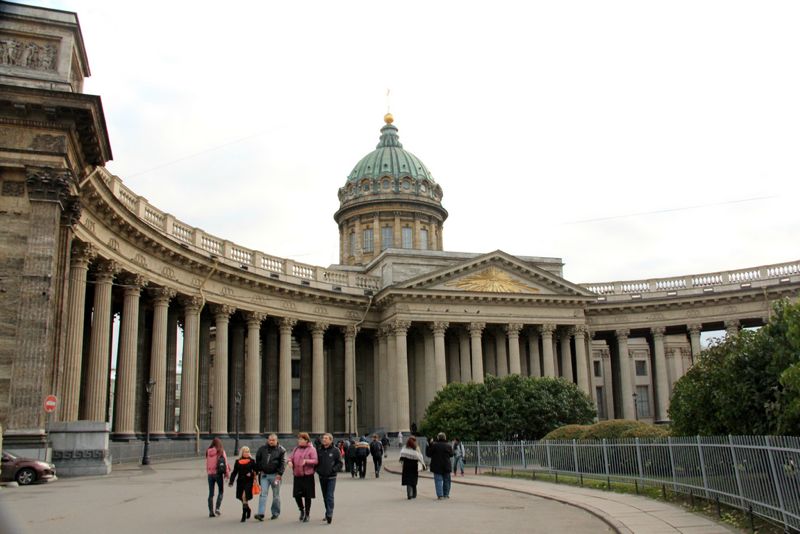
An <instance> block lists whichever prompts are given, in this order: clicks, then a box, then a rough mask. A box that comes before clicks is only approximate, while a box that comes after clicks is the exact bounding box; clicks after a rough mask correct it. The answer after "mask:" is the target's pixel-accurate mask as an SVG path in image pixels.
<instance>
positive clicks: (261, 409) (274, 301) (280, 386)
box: [0, 2, 800, 473]
mask: <svg viewBox="0 0 800 534" xmlns="http://www.w3.org/2000/svg"><path fill="white" fill-rule="evenodd" d="M7 6H8V4H4V3H2V2H0V15H3V16H2V17H0V36H3V39H6V38H9V37H7V36H13V38H15V39H33V40H36V39H37V37H36V31H34V30H37V28H38V30H37V31H39V32H40V33H41V34H43V35H45V36H46V38H47V39H54V38H55V37H54V36H55V35H61V37H60V40H59V41H58V43H57V44H58V46H57V47H56V50H57V51H58V53H59V54H67V56H69V55H70V54H73V53H76V54H77V53H78V52H75V51H73V50H72V49H71V48H70V47H81V46H82V40H81V39H79V38H78V37H76V35H79V33H80V29H79V27H78V25H77V19H76V18H75V17H74V14H69V13H65V12H62V11H55V12H54V11H51V10H47V9H42V8H33V7H28V6H23V7H17V6H15V7H14V8H13V9H11V11H8V9H9V8H8V7H7ZM3 10H5V11H3ZM70 17H72V19H70ZM54 18H55V19H56V21H55V22H54V21H53V19H54ZM70 20H72V22H70ZM54 24H56V25H57V26H58V28H59V32H61V33H59V34H54V33H53V30H52V26H53V25H54ZM23 29H24V31H23ZM54 46H55V45H54ZM58 64H59V65H61V64H62V63H61V62H60V60H59V63H58ZM35 66H36V65H34V67H35ZM59 72H60V71H59ZM82 72H86V73H88V67H86V69H85V70H84V71H82ZM56 75H57V73H54V72H53V71H52V70H41V69H37V68H31V67H30V66H20V65H9V64H2V65H0V84H2V85H0V89H2V96H1V97H0V132H2V133H3V134H4V135H0V148H2V151H0V237H2V239H1V240H0V246H1V247H2V255H1V256H0V257H2V261H0V323H1V324H3V325H5V326H4V328H3V329H1V330H0V424H2V427H3V430H4V433H5V435H4V448H5V449H7V450H11V451H17V452H20V453H24V454H25V455H27V456H32V455H34V454H37V452H40V451H41V449H45V448H47V447H48V445H47V441H46V438H45V432H44V428H45V425H46V423H47V420H46V416H45V414H44V412H43V411H42V401H43V399H44V398H45V397H46V396H47V395H49V394H55V395H56V396H57V397H58V409H57V411H56V413H55V414H54V415H53V421H54V423H53V424H54V425H56V427H57V428H59V429H60V430H59V432H61V433H63V434H65V435H67V434H69V433H72V434H69V435H74V434H78V435H80V436H83V437H87V436H97V435H104V436H105V442H101V443H100V444H99V445H97V446H95V447H94V448H91V449H87V450H81V451H76V450H74V449H70V448H69V447H73V446H74V443H77V442H78V441H74V440H73V441H72V442H69V443H73V445H65V443H68V442H67V441H64V440H61V441H59V440H58V439H56V440H55V441H54V445H53V455H54V456H53V457H54V459H55V462H56V464H57V466H58V467H59V469H60V470H61V471H62V472H70V471H69V470H70V469H72V470H73V471H72V472H75V473H80V472H82V473H88V472H102V471H91V469H94V468H97V469H100V468H101V467H103V466H104V469H106V471H105V472H107V469H108V468H109V467H108V464H107V462H108V459H109V456H108V455H109V454H114V455H117V456H119V455H124V454H126V451H135V452H131V455H132V456H134V457H135V456H137V455H138V454H139V453H140V452H141V439H142V438H143V436H144V433H145V432H146V431H148V430H149V432H150V433H151V435H153V436H155V437H157V438H158V441H156V442H155V443H154V444H153V450H155V451H159V450H161V449H160V447H163V451H165V452H166V451H167V450H183V451H185V453H186V454H193V450H194V445H193V441H192V440H194V439H195V438H196V436H197V435H200V436H201V437H202V438H206V437H210V436H214V435H221V436H231V435H233V434H235V432H236V428H235V421H236V419H237V415H238V420H239V422H240V430H241V433H242V434H243V435H244V436H245V437H246V439H253V440H254V441H253V442H252V443H260V442H263V438H262V436H263V434H264V433H266V432H278V433H279V434H281V435H283V436H290V435H291V434H292V433H293V432H295V431H297V430H309V431H311V432H313V433H321V432H326V431H328V432H333V433H339V434H346V433H350V432H358V433H364V432H371V431H374V430H385V431H387V432H389V433H390V434H396V433H397V432H400V431H402V432H404V433H407V432H408V430H409V429H410V425H411V423H412V422H417V423H418V424H419V422H420V421H421V419H422V417H423V415H424V412H425V409H426V407H427V405H428V403H429V402H430V401H431V400H432V399H433V398H434V396H435V395H436V392H437V391H438V390H439V389H441V388H442V387H444V386H445V385H446V384H448V383H451V382H469V381H474V382H480V381H482V380H483V379H484V377H485V376H486V375H487V374H492V375H497V376H506V375H509V374H521V375H524V376H562V377H564V378H565V379H567V380H570V381H572V382H574V383H576V384H577V385H578V386H579V387H580V388H581V389H582V390H583V391H584V392H586V393H587V394H588V395H589V396H590V397H591V398H592V400H593V401H594V402H595V404H596V406H597V410H598V418H599V419H610V418H629V419H633V418H635V417H638V418H639V419H641V420H646V421H662V420H665V419H666V418H667V415H668V414H667V410H668V407H669V398H670V392H671V390H672V387H673V385H674V383H675V382H676V381H677V380H678V379H679V378H680V377H681V376H683V374H685V373H686V371H687V370H688V369H689V368H690V366H691V365H692V364H693V363H694V362H696V361H697V359H698V358H700V357H702V356H701V354H702V347H701V342H700V336H701V334H702V333H703V332H709V331H723V330H724V331H726V332H728V333H734V332H736V331H738V329H740V328H747V327H756V326H760V325H763V324H764V323H765V322H766V321H767V320H768V319H769V314H770V309H771V304H772V303H773V302H774V301H775V300H777V299H781V298H797V297H798V295H800V261H789V262H786V263H781V264H772V265H763V266H756V267H746V268H742V269H737V270H732V271H724V272H716V273H701V274H687V275H681V276H676V277H669V278H658V279H645V280H625V281H605V282H604V281H601V282H592V283H581V284H578V283H573V282H570V281H568V280H566V279H565V278H564V277H563V262H562V261H561V260H560V259H559V258H546V257H536V256H524V257H523V256H513V255H510V254H507V253H505V252H503V251H499V250H498V251H493V252H488V253H463V252H449V251H445V250H444V247H443V244H442V226H443V224H444V221H445V220H446V218H447V212H446V211H445V210H444V208H443V207H442V206H441V198H442V193H441V188H440V187H439V185H438V184H436V182H434V181H433V179H432V178H431V174H430V172H429V171H428V170H427V168H425V167H424V165H422V163H421V162H420V161H419V160H418V159H417V158H416V157H414V156H412V155H410V154H409V153H408V152H405V151H403V149H402V147H401V146H400V145H399V139H398V138H397V130H396V128H395V127H394V125H393V124H392V122H391V120H389V118H387V119H386V124H385V125H384V127H383V129H382V136H381V142H380V143H379V145H378V149H377V150H376V151H374V152H372V153H370V155H368V156H367V157H365V158H363V159H362V160H361V161H360V162H359V164H357V165H356V167H355V169H354V171H353V173H351V175H350V177H349V178H348V181H347V184H346V185H345V186H344V188H342V189H340V190H339V198H340V201H341V205H340V208H339V210H338V211H337V213H336V214H335V216H334V217H335V220H336V222H337V224H338V225H339V230H340V243H341V261H340V263H341V265H333V266H329V267H320V266H314V265H307V264H303V263H300V262H296V261H294V260H292V259H289V258H279V257H276V256H272V255H269V254H267V253H265V252H261V251H257V250H252V249H248V248H246V247H243V246H241V245H238V244H237V243H236V242H235V241H232V240H230V239H226V238H222V237H218V236H214V235H212V234H209V233H207V232H204V231H203V230H201V229H199V228H196V227H194V226H192V225H191V224H190V223H188V222H185V221H180V220H178V219H176V218H175V217H174V216H172V215H170V214H169V213H168V212H165V211H162V210H161V209H159V207H156V206H153V205H152V204H150V203H149V202H148V201H147V200H146V199H145V198H143V197H141V196H139V195H137V194H136V193H135V192H134V191H132V190H131V189H129V188H128V187H127V186H126V185H125V184H124V183H123V181H122V180H121V179H120V178H119V177H116V176H114V175H112V174H111V173H109V172H108V171H107V169H106V168H105V167H104V165H105V163H106V162H107V161H108V160H109V159H110V158H111V151H110V146H109V143H108V140H107V134H106V131H105V127H104V118H103V110H102V107H101V106H100V100H99V98H98V97H94V96H91V95H83V94H82V93H79V92H77V91H78V90H79V89H80V87H79V86H78V85H74V86H71V85H69V76H68V75H66V74H65V75H64V76H65V80H64V83H63V84H61V85H54V86H53V87H52V88H48V87H50V86H49V85H46V82H47V81H48V80H51V79H52V78H53V77H54V76H56ZM37 77H38V78H37ZM23 79H24V80H36V79H39V80H40V81H41V82H42V84H41V85H39V86H36V85H33V86H32V85H31V83H32V82H30V81H25V82H24V83H23V82H22V81H20V80H23ZM376 152H377V153H376ZM384 164H385V165H386V169H385V170H384V169H383V167H384ZM376 168H377V169H380V170H376ZM384 183H387V184H388V185H387V187H386V189H384V186H383V184H384ZM404 184H408V187H407V188H406V187H405V186H404ZM359 186H361V187H360V188H359ZM364 186H367V188H366V189H364ZM162 208H163V206H162ZM368 237H371V239H366V238H368ZM113 340H116V342H113ZM112 345H113V346H112ZM149 381H152V382H153V384H154V386H153V390H152V399H151V405H150V408H148V402H147V394H146V390H145V386H146V385H147V383H148V382H149ZM634 394H635V396H634ZM237 399H240V402H237ZM348 400H350V401H351V402H348ZM237 407H238V409H239V412H238V413H237V412H236V409H237ZM59 425H60V426H59ZM92 425H94V426H92ZM56 427H51V429H52V428H56ZM87 439H88V438H87ZM109 440H110V444H109ZM184 442H185V443H186V446H185V449H180V444H181V443H184ZM81 443H82V442H81ZM65 447H66V448H65ZM170 447H171V448H170ZM93 462H94V463H93ZM101 464H102V465H101ZM92 465H93V466H94V467H91V466H92ZM90 467H91V469H90Z"/></svg>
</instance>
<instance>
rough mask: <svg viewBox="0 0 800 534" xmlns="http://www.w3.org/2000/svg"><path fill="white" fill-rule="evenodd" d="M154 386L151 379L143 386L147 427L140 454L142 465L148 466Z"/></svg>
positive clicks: (154, 383)
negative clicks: (142, 449) (145, 397)
mask: <svg viewBox="0 0 800 534" xmlns="http://www.w3.org/2000/svg"><path fill="white" fill-rule="evenodd" d="M155 385H156V381H155V380H153V379H152V378H151V379H150V380H148V382H147V384H146V385H145V386H144V390H145V391H146V392H147V427H146V428H145V434H144V452H143V453H142V465H150V412H151V411H152V407H153V387H154V386H155Z"/></svg>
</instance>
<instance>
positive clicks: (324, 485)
mask: <svg viewBox="0 0 800 534" xmlns="http://www.w3.org/2000/svg"><path fill="white" fill-rule="evenodd" d="M319 487H320V489H321V490H322V502H324V503H325V517H333V492H334V491H335V490H336V477H330V478H322V477H320V478H319Z"/></svg>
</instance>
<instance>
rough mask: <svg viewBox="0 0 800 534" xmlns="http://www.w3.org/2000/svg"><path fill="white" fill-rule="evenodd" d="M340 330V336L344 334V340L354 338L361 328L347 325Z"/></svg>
mask: <svg viewBox="0 0 800 534" xmlns="http://www.w3.org/2000/svg"><path fill="white" fill-rule="evenodd" d="M340 328H341V330H342V334H344V337H346V338H347V337H350V338H355V337H356V336H357V335H358V333H359V332H360V331H361V327H359V326H356V325H354V324H348V325H345V326H341V327H340Z"/></svg>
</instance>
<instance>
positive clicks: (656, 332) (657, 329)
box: [650, 326, 667, 339]
mask: <svg viewBox="0 0 800 534" xmlns="http://www.w3.org/2000/svg"><path fill="white" fill-rule="evenodd" d="M666 331H667V329H666V328H665V327H663V326H654V327H652V328H651V329H650V333H651V334H653V337H654V338H661V339H664V332H666Z"/></svg>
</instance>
